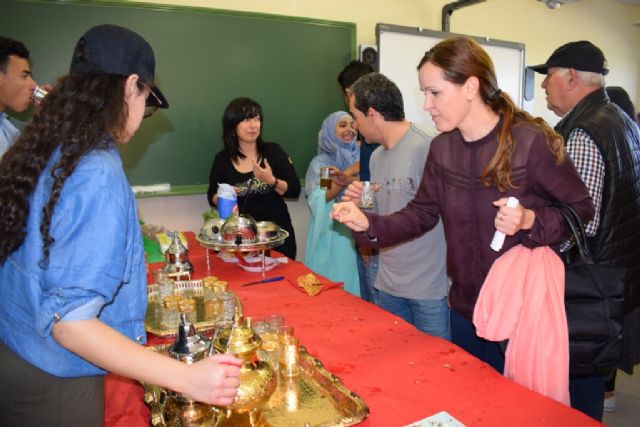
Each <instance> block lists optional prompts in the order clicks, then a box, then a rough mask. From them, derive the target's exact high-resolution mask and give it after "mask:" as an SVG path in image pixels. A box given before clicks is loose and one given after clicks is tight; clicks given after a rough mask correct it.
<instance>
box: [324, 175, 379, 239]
mask: <svg viewBox="0 0 640 427" xmlns="http://www.w3.org/2000/svg"><path fill="white" fill-rule="evenodd" d="M349 188H351V186H349ZM329 217H330V218H333V219H335V220H336V221H339V222H341V223H343V224H344V225H346V226H347V227H349V228H350V229H352V230H353V231H367V230H368V229H369V220H368V219H367V217H366V215H365V214H363V213H362V211H361V210H360V209H358V207H357V206H356V205H355V204H354V203H353V202H343V203H336V204H334V205H333V209H332V210H331V213H330V214H329Z"/></svg>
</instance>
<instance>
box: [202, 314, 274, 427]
mask: <svg viewBox="0 0 640 427" xmlns="http://www.w3.org/2000/svg"><path fill="white" fill-rule="evenodd" d="M261 342H262V340H261V339H260V337H259V336H258V334H256V333H255V332H254V331H253V329H251V327H250V325H249V322H248V319H245V318H243V317H242V316H241V315H240V314H239V311H238V310H237V311H236V315H235V318H234V320H233V322H228V323H227V324H226V325H223V326H221V327H220V328H219V329H218V330H217V331H216V334H215V336H214V338H213V342H212V344H211V345H212V346H213V351H214V352H215V353H231V354H233V355H234V356H235V357H237V358H238V359H240V360H242V365H241V367H240V387H239V388H238V393H237V395H236V400H235V402H234V403H233V404H231V405H229V406H227V407H226V409H227V411H226V419H227V420H226V421H225V420H224V419H219V420H218V424H217V425H220V426H229V425H242V423H244V425H249V426H254V425H260V422H259V420H260V418H261V416H260V410H261V409H262V407H263V406H264V404H266V403H267V402H268V400H269V398H270V397H271V395H272V394H273V393H274V392H275V391H276V388H277V385H278V380H277V376H276V373H275V372H274V370H273V369H272V368H271V366H270V365H269V364H268V363H267V362H265V361H262V360H259V359H258V353H257V350H258V348H259V347H260V344H261ZM223 418H224V417H223ZM242 419H244V421H241V420H242Z"/></svg>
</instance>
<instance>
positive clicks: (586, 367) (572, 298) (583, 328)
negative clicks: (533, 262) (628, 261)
mask: <svg viewBox="0 0 640 427" xmlns="http://www.w3.org/2000/svg"><path fill="white" fill-rule="evenodd" d="M559 210H560V212H561V213H562V216H563V217H564V219H565V221H566V222H567V224H569V227H570V228H571V232H572V233H573V237H574V239H575V245H574V247H573V248H572V250H570V251H569V253H568V254H567V256H565V257H564V261H565V301H564V304H565V310H566V313H567V323H568V326H569V372H570V374H597V373H606V372H608V371H610V370H612V369H615V368H617V366H618V364H619V363H620V361H621V359H622V351H623V346H622V327H623V320H624V304H623V303H624V279H625V274H626V269H625V268H624V267H617V266H614V265H610V264H600V263H595V262H594V261H593V259H592V257H591V254H590V253H589V250H588V247H587V235H586V233H585V231H584V225H583V223H582V220H581V218H580V216H579V215H578V214H577V212H576V211H575V210H574V209H573V207H572V206H569V205H562V206H560V207H559Z"/></svg>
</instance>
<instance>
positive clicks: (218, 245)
mask: <svg viewBox="0 0 640 427" xmlns="http://www.w3.org/2000/svg"><path fill="white" fill-rule="evenodd" d="M287 237H289V232H288V231H287V230H283V229H282V228H281V229H279V230H278V235H277V236H276V237H274V238H272V239H269V240H261V241H258V242H253V243H240V244H239V245H236V244H235V243H227V242H219V241H211V240H205V239H203V238H202V236H201V235H200V234H198V235H197V236H196V240H197V241H198V243H200V245H201V246H202V247H204V248H207V249H213V250H214V251H229V252H253V251H263V250H267V249H272V248H277V247H278V246H280V245H282V244H283V243H284V241H285V239H286V238H287Z"/></svg>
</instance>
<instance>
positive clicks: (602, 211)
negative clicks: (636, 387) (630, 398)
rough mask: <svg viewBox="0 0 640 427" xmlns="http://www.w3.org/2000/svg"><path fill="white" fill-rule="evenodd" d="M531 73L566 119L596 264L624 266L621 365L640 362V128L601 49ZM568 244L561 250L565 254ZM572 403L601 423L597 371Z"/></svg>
mask: <svg viewBox="0 0 640 427" xmlns="http://www.w3.org/2000/svg"><path fill="white" fill-rule="evenodd" d="M531 68H533V70H535V71H536V72H538V73H541V74H545V78H544V80H543V81H542V88H543V89H544V90H545V94H546V96H547V106H548V108H549V109H550V110H552V111H553V112H554V113H556V115H558V116H560V117H562V120H560V122H559V123H558V124H557V125H556V127H555V129H556V130H557V131H558V133H560V134H561V135H562V136H563V138H564V140H565V147H566V150H567V153H568V154H569V156H570V157H571V158H572V160H573V162H574V164H575V166H576V169H577V170H578V172H579V173H580V176H581V177H582V179H583V181H584V183H585V184H586V186H587V188H589V192H590V194H591V197H592V199H593V202H594V205H595V208H596V215H595V217H594V219H593V221H591V222H590V223H588V224H587V226H586V231H587V235H589V236H590V237H589V239H588V245H589V250H590V251H591V254H592V255H593V259H594V261H596V262H599V263H611V264H614V265H618V266H623V267H626V268H627V276H626V282H625V287H626V288H625V301H624V305H625V319H624V321H625V328H624V347H625V351H624V360H623V362H622V367H623V368H624V369H625V370H628V371H631V370H632V369H633V365H634V364H636V363H638V362H640V341H639V340H638V337H639V336H640V333H639V330H640V245H638V244H637V242H638V241H640V156H639V155H638V144H640V133H639V131H638V126H637V125H636V124H635V123H634V122H633V119H631V118H629V117H628V116H627V115H626V114H625V113H624V112H623V111H622V110H621V109H620V108H618V107H617V106H616V105H614V104H613V103H611V102H610V101H609V97H608V96H607V94H606V92H605V81H604V76H605V75H606V74H607V73H608V72H609V68H608V65H607V61H606V58H605V56H604V54H603V53H602V51H601V50H600V49H599V48H598V47H596V46H594V45H593V44H592V43H590V42H588V41H584V40H583V41H577V42H571V43H567V44H565V45H563V46H560V47H559V48H558V49H556V50H555V51H554V52H553V53H552V54H551V56H550V57H549V59H548V60H547V62H545V63H544V64H540V65H536V66H534V67H531ZM568 246H570V245H563V248H562V249H568ZM570 392H571V404H572V406H573V407H574V408H576V409H579V410H581V411H583V412H585V413H586V414H587V415H590V416H591V417H593V418H595V419H598V420H601V419H602V411H603V398H604V381H603V377H602V376H601V375H600V374H594V375H589V376H581V377H579V376H576V375H574V376H572V378H571V381H570Z"/></svg>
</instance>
